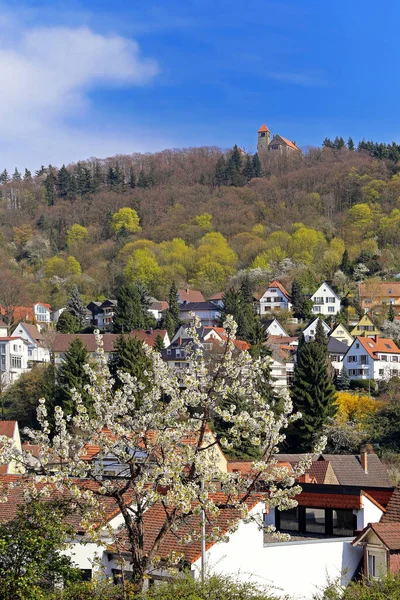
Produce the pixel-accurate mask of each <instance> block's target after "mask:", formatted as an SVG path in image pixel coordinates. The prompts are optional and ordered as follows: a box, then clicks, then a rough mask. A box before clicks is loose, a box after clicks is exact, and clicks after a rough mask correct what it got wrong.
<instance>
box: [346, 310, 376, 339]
mask: <svg viewBox="0 0 400 600" xmlns="http://www.w3.org/2000/svg"><path fill="white" fill-rule="evenodd" d="M380 334H381V332H380V330H379V329H378V327H377V326H376V325H375V323H374V322H373V321H372V319H371V317H369V315H367V314H365V315H363V316H362V317H361V319H360V320H359V321H358V323H357V324H356V325H355V326H354V327H353V329H352V330H351V335H352V336H353V337H355V336H357V335H365V336H367V337H373V336H375V335H380Z"/></svg>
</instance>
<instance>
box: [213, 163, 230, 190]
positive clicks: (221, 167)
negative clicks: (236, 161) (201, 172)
mask: <svg viewBox="0 0 400 600" xmlns="http://www.w3.org/2000/svg"><path fill="white" fill-rule="evenodd" d="M214 177H215V185H216V186H218V187H220V186H221V185H227V182H228V179H227V174H226V162H225V156H224V155H221V156H220V157H219V159H218V160H217V164H216V165H215V175H214Z"/></svg>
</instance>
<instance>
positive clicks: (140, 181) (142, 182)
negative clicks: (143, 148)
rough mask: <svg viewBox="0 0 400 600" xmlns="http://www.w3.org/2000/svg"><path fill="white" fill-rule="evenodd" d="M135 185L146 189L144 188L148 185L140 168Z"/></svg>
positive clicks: (145, 176)
mask: <svg viewBox="0 0 400 600" xmlns="http://www.w3.org/2000/svg"><path fill="white" fill-rule="evenodd" d="M137 186H138V187H140V188H142V189H146V188H148V187H149V184H148V179H147V175H146V173H145V172H144V171H143V169H140V171H139V177H138V180H137Z"/></svg>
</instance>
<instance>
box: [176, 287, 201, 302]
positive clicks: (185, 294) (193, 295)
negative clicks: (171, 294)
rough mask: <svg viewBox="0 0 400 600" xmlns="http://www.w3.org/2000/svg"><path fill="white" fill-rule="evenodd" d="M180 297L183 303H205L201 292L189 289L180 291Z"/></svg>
mask: <svg viewBox="0 0 400 600" xmlns="http://www.w3.org/2000/svg"><path fill="white" fill-rule="evenodd" d="M178 296H179V298H180V300H181V302H204V296H203V294H202V293H201V292H200V290H190V289H189V288H186V289H183V290H178Z"/></svg>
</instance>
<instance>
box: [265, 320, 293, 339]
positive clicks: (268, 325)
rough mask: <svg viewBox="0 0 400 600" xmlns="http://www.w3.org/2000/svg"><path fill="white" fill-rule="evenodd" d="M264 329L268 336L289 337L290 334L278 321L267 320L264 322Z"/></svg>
mask: <svg viewBox="0 0 400 600" xmlns="http://www.w3.org/2000/svg"><path fill="white" fill-rule="evenodd" d="M263 327H264V331H265V333H266V334H267V335H274V336H284V337H288V334H287V333H286V331H285V330H284V329H283V327H282V325H281V324H280V323H279V321H278V319H267V320H266V321H263Z"/></svg>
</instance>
